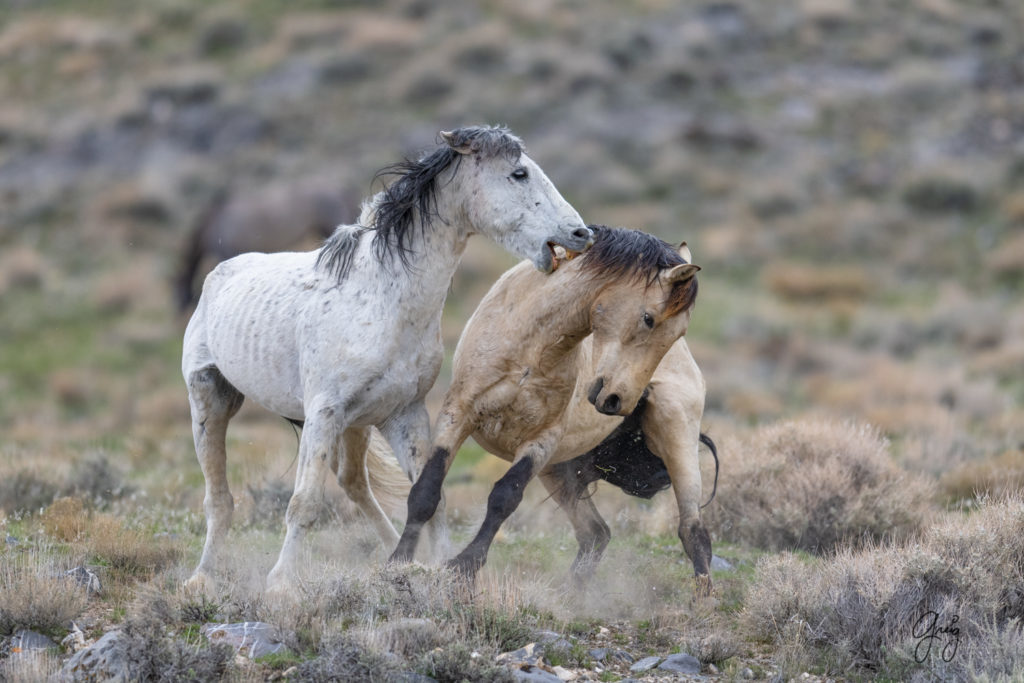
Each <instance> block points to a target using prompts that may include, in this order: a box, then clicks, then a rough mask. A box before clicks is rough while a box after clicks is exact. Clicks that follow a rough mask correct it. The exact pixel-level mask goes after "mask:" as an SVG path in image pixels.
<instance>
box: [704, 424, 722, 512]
mask: <svg viewBox="0 0 1024 683" xmlns="http://www.w3.org/2000/svg"><path fill="white" fill-rule="evenodd" d="M700 442H701V443H702V444H704V445H705V446H707V447H708V450H710V451H711V455H713V456H714V457H715V485H714V486H713V487H712V488H711V497H710V498H708V502H706V503H704V504H703V505H701V506H700V508H701V509H702V510H703V509H704V508H706V507H707V506H708V505H711V501H713V500H714V499H715V494H716V493H718V449H717V448H716V447H715V442H714V441H712V440H711V437H710V436H708V435H707V434H704V433H703V432H702V433H701V435H700Z"/></svg>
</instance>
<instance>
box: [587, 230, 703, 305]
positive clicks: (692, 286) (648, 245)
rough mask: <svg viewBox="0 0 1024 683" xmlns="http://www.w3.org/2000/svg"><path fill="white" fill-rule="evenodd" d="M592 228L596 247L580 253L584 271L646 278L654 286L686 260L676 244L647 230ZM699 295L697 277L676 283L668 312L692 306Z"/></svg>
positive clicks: (603, 274) (614, 276)
mask: <svg viewBox="0 0 1024 683" xmlns="http://www.w3.org/2000/svg"><path fill="white" fill-rule="evenodd" d="M589 227H590V229H591V230H593V231H594V246H592V247H591V248H590V249H588V250H587V251H585V252H584V253H583V255H582V256H580V258H581V259H582V261H581V271H582V272H584V273H590V274H592V275H595V276H599V277H610V278H614V279H618V278H630V277H632V278H637V279H643V280H646V281H647V285H648V286H651V285H653V284H654V282H655V281H656V280H657V279H658V273H660V272H661V271H663V270H665V269H667V268H672V267H675V266H679V265H682V264H684V263H686V259H684V258H683V257H682V256H680V254H679V252H678V251H677V250H676V249H675V247H673V246H672V245H671V244H669V243H668V242H666V241H665V240H662V239H659V238H657V237H655V236H654V235H649V234H647V233H646V232H641V231H639V230H629V229H626V228H609V227H608V226H606V225H591V226H589ZM696 298H697V278H696V277H693V278H690V279H689V280H687V281H686V282H682V283H679V284H677V285H676V286H675V287H674V288H673V289H672V295H671V299H670V301H669V306H668V310H669V313H670V314H672V313H678V312H679V311H684V310H686V309H688V308H690V307H691V306H692V305H693V302H694V300H696Z"/></svg>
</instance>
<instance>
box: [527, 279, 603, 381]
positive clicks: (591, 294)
mask: <svg viewBox="0 0 1024 683" xmlns="http://www.w3.org/2000/svg"><path fill="white" fill-rule="evenodd" d="M580 262H581V259H574V260H572V261H569V262H567V263H563V264H562V265H561V266H559V268H558V270H556V271H555V272H554V273H552V274H551V275H541V274H540V273H532V275H534V276H535V277H537V278H542V280H541V284H539V285H538V284H534V285H533V286H534V288H535V295H534V296H531V297H530V300H531V301H532V302H535V308H534V310H533V311H531V315H536V318H535V322H534V323H533V328H532V330H531V332H532V334H530V335H529V336H530V340H529V342H528V343H530V342H532V344H534V345H536V346H537V348H538V349H539V351H540V353H539V357H540V366H541V369H544V368H551V367H554V366H556V365H558V364H560V363H563V362H566V361H567V360H570V359H571V356H572V354H573V353H574V352H575V351H576V348H577V347H578V346H579V343H580V342H581V341H583V339H584V338H586V336H587V335H588V334H590V329H591V324H590V309H591V306H592V305H593V303H594V300H595V299H596V298H597V295H598V293H599V292H600V291H601V289H602V287H603V285H604V283H603V282H601V281H599V280H590V279H588V278H586V277H585V276H581V275H580ZM531 279H532V278H531ZM535 282H536V281H535ZM531 294H534V293H533V292H531Z"/></svg>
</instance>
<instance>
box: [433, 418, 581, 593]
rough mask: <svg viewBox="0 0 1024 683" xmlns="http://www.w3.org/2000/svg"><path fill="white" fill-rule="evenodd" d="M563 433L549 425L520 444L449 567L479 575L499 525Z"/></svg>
mask: <svg viewBox="0 0 1024 683" xmlns="http://www.w3.org/2000/svg"><path fill="white" fill-rule="evenodd" d="M561 435H562V430H561V429H560V428H555V429H550V430H548V431H545V432H543V433H542V434H541V435H540V436H539V437H538V438H536V439H534V440H531V441H527V442H526V443H524V444H523V445H521V446H520V447H519V449H518V450H517V452H516V457H515V460H514V461H513V463H512V467H511V468H510V469H509V471H508V472H506V473H505V476H503V477H502V478H501V479H499V480H498V481H497V483H495V484H494V488H493V489H491V494H490V495H489V496H488V497H487V513H486V514H485V515H484V521H483V524H481V525H480V530H479V531H478V532H477V534H476V537H475V538H473V540H472V541H470V543H469V545H468V546H466V548H465V550H463V551H462V552H461V553H459V554H458V556H456V557H455V559H453V560H451V561H450V562H449V563H448V566H449V567H452V568H453V569H455V570H457V571H458V572H460V573H461V574H464V575H465V576H466V577H467V578H469V579H472V578H474V577H475V576H476V573H477V572H478V571H479V570H480V568H481V567H483V566H484V563H485V562H487V551H488V550H490V547H491V543H492V542H493V541H494V537H495V535H497V533H498V529H499V528H501V525H502V523H503V522H504V521H505V520H506V519H508V518H509V515H511V514H512V513H513V512H515V510H516V508H517V507H519V503H521V502H522V500H523V491H524V490H525V489H526V485H527V484H529V483H530V480H531V479H533V478H534V477H535V476H536V475H537V473H538V472H540V471H541V470H542V469H544V467H545V466H546V465H547V463H548V460H549V459H550V458H551V454H552V453H554V451H555V447H556V446H557V445H558V441H559V440H560V439H561Z"/></svg>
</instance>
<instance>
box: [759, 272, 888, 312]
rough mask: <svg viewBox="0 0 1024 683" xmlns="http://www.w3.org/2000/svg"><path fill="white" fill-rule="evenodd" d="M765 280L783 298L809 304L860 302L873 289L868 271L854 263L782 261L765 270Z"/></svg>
mask: <svg viewBox="0 0 1024 683" xmlns="http://www.w3.org/2000/svg"><path fill="white" fill-rule="evenodd" d="M764 283H765V285H766V286H767V287H768V289H769V290H771V291H772V293H774V294H775V295H776V296H778V297H781V298H782V299H785V300H787V301H799V302H805V303H822V302H846V301H859V300H861V299H863V298H864V297H865V296H866V295H867V294H868V292H869V291H870V290H871V279H870V276H869V275H868V273H867V271H865V270H864V269H863V268H861V267H854V266H812V265H807V264H798V263H780V264H775V265H772V266H769V267H768V268H767V269H766V270H765V273H764Z"/></svg>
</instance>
